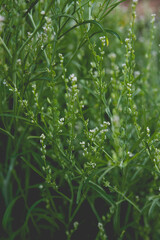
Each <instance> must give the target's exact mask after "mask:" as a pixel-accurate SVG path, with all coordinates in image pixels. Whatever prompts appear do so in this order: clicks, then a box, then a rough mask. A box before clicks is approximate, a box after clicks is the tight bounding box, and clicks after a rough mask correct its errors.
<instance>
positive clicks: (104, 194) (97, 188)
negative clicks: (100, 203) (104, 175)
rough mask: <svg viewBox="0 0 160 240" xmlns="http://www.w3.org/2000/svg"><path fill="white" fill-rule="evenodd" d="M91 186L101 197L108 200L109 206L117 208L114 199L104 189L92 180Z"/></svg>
mask: <svg viewBox="0 0 160 240" xmlns="http://www.w3.org/2000/svg"><path fill="white" fill-rule="evenodd" d="M89 185H90V186H91V187H92V188H93V189H94V190H95V191H96V192H97V193H99V195H100V196H101V197H102V198H103V199H104V200H106V201H107V202H108V203H109V204H111V205H112V206H113V205H114V206H115V202H114V201H113V200H112V198H111V197H110V196H109V195H108V194H107V193H106V192H105V191H104V189H103V188H102V187H100V186H99V185H97V184H96V183H94V182H92V181H91V180H90V181H89Z"/></svg>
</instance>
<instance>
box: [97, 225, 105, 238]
mask: <svg viewBox="0 0 160 240" xmlns="http://www.w3.org/2000/svg"><path fill="white" fill-rule="evenodd" d="M98 228H99V231H100V237H101V239H102V240H107V236H106V234H105V230H104V226H103V224H102V223H101V222H99V223H98Z"/></svg>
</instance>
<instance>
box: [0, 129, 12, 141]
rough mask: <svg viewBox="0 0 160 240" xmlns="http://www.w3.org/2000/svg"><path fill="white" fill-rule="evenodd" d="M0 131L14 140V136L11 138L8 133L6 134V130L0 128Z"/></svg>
mask: <svg viewBox="0 0 160 240" xmlns="http://www.w3.org/2000/svg"><path fill="white" fill-rule="evenodd" d="M0 131H1V132H3V133H5V134H6V135H8V136H9V137H11V138H12V139H14V136H13V135H12V134H11V133H10V132H8V131H7V130H5V129H3V128H0Z"/></svg>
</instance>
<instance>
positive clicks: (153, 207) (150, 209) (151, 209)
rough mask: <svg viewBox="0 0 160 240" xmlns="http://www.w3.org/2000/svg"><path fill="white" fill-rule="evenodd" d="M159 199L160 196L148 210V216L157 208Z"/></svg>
mask: <svg viewBox="0 0 160 240" xmlns="http://www.w3.org/2000/svg"><path fill="white" fill-rule="evenodd" d="M158 201H159V199H158V198H156V199H154V200H153V202H152V204H151V206H150V208H149V211H148V216H149V217H150V216H151V215H152V213H153V211H154V209H155V207H156V206H157V202H158Z"/></svg>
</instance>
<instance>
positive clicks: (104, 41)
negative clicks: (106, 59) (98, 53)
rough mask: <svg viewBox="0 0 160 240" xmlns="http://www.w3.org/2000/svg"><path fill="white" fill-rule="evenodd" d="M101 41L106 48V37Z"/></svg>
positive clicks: (101, 38)
mask: <svg viewBox="0 0 160 240" xmlns="http://www.w3.org/2000/svg"><path fill="white" fill-rule="evenodd" d="M99 39H100V41H101V43H102V46H103V47H104V46H105V45H106V37H105V36H103V37H100V38H99Z"/></svg>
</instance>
